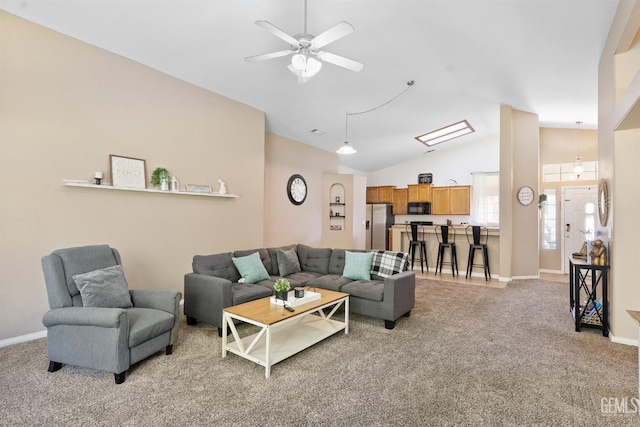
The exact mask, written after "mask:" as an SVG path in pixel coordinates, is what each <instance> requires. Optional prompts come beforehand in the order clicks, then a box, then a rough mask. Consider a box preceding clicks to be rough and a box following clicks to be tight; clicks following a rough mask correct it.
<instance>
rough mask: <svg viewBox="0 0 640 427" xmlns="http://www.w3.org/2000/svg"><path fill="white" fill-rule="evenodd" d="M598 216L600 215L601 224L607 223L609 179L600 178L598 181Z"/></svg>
mask: <svg viewBox="0 0 640 427" xmlns="http://www.w3.org/2000/svg"><path fill="white" fill-rule="evenodd" d="M598 216H599V217H600V225H602V226H603V227H604V226H605V225H607V221H608V220H609V190H608V189H607V181H605V179H604V178H600V182H599V183H598Z"/></svg>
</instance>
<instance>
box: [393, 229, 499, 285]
mask: <svg viewBox="0 0 640 427" xmlns="http://www.w3.org/2000/svg"><path fill="white" fill-rule="evenodd" d="M435 227H436V225H425V226H424V233H422V232H420V233H419V235H418V237H419V238H421V239H424V240H425V241H426V245H427V259H428V261H429V270H430V271H434V270H435V267H436V259H437V257H438V239H437V238H436V234H435ZM453 228H454V229H455V231H456V252H457V256H458V271H459V272H460V274H461V275H462V276H464V275H465V272H466V270H467V259H468V257H469V242H467V236H466V234H465V228H466V226H460V225H454V226H453ZM487 228H488V230H489V240H488V242H487V249H488V251H489V268H490V269H491V277H492V278H493V279H498V273H499V272H500V229H499V228H497V227H487ZM419 230H422V228H421V227H419ZM469 231H471V230H469ZM423 236H424V237H423ZM390 237H391V248H390V249H391V250H392V251H401V252H408V251H409V240H410V237H411V235H410V232H409V233H407V226H406V224H396V225H394V226H393V227H391V236H390ZM448 257H449V252H448V251H447V253H446V254H445V259H448ZM481 263H482V255H480V253H479V252H476V255H475V259H474V264H481ZM414 267H415V268H418V269H419V268H420V254H419V253H417V252H416V258H415V264H414ZM445 269H446V270H447V273H448V274H451V267H450V266H447V264H446V262H445V264H444V266H443V267H442V274H444V273H445ZM472 275H473V276H476V277H484V273H483V271H482V267H474V268H473V270H472Z"/></svg>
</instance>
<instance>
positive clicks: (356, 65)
mask: <svg viewBox="0 0 640 427" xmlns="http://www.w3.org/2000/svg"><path fill="white" fill-rule="evenodd" d="M317 55H318V58H320V59H321V60H322V61H325V62H329V63H331V64H334V65H337V66H339V67H343V68H346V69H347V70H351V71H355V72H358V71H360V70H362V68H363V67H364V64H362V63H360V62H358V61H354V60H353V59H349V58H345V57H344V56H340V55H336V54H333V53H329V52H324V51H321V52H318V53H317Z"/></svg>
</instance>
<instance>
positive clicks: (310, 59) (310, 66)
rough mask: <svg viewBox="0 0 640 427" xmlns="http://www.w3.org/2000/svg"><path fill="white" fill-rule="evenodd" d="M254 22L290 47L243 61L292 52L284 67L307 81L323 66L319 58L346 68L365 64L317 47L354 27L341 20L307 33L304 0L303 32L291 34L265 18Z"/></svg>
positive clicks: (340, 36) (331, 41) (357, 69)
mask: <svg viewBox="0 0 640 427" xmlns="http://www.w3.org/2000/svg"><path fill="white" fill-rule="evenodd" d="M256 25H258V26H260V27H262V28H264V29H265V30H267V31H269V32H270V33H272V34H273V35H275V36H276V37H278V38H280V39H282V40H284V41H285V42H287V43H289V45H290V46H291V48H290V49H287V50H280V51H278V52H271V53H265V54H262V55H256V56H249V57H246V58H244V59H245V61H249V62H253V61H263V60H265V59H272V58H279V57H282V56H287V55H290V54H293V56H292V57H291V64H289V66H288V67H287V68H289V70H290V71H291V72H292V73H293V74H295V75H296V76H298V83H305V82H307V81H308V80H309V78H310V77H312V76H314V75H315V74H316V73H317V72H318V71H320V68H322V62H321V61H324V62H329V63H331V64H334V65H337V66H339V67H343V68H346V69H347V70H351V71H356V72H358V71H360V70H362V68H363V67H364V65H363V64H362V63H360V62H357V61H354V60H353V59H349V58H345V57H344V56H340V55H336V54H334V53H330V52H325V51H323V50H319V49H321V48H323V47H324V46H326V45H328V44H329V43H333V42H334V41H336V40H338V39H340V38H342V37H344V36H346V35H348V34H351V33H352V32H353V31H354V29H353V26H352V25H351V24H349V23H348V22H345V21H341V22H339V23H338V24H336V25H334V26H333V27H331V28H329V29H328V30H327V31H325V32H323V33H321V34H320V35H318V36H312V35H310V34H307V2H306V0H305V2H304V32H303V33H302V34H296V35H295V36H290V35H289V34H287V33H285V32H284V31H282V30H281V29H280V28H278V27H276V26H275V25H273V24H272V23H270V22H268V21H256Z"/></svg>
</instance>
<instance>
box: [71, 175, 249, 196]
mask: <svg viewBox="0 0 640 427" xmlns="http://www.w3.org/2000/svg"><path fill="white" fill-rule="evenodd" d="M63 183H64V185H65V186H67V187H81V188H95V189H98V190H118V191H138V192H143V193H160V194H176V195H179V196H205V197H221V198H225V199H237V198H238V197H240V196H238V195H236V194H218V193H193V192H188V191H182V190H181V191H163V190H156V189H154V188H125V187H113V186H111V185H96V184H91V183H90V182H82V181H75V180H68V179H65V180H63Z"/></svg>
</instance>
